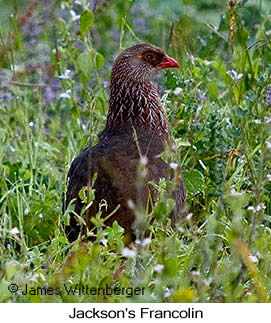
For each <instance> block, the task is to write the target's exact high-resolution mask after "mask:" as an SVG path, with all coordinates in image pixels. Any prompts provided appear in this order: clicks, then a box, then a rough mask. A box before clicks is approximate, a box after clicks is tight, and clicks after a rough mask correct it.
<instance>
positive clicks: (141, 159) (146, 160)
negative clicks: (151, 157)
mask: <svg viewBox="0 0 271 323" xmlns="http://www.w3.org/2000/svg"><path fill="white" fill-rule="evenodd" d="M140 164H141V165H144V166H145V165H147V164H148V157H147V156H141V158H140Z"/></svg>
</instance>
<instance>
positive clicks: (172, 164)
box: [169, 163, 178, 169]
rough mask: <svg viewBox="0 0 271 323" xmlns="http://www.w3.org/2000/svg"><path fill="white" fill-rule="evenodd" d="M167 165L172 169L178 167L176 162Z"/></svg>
mask: <svg viewBox="0 0 271 323" xmlns="http://www.w3.org/2000/svg"><path fill="white" fill-rule="evenodd" d="M169 166H170V167H171V168H172V169H177V167H178V164H177V163H170V164H169Z"/></svg>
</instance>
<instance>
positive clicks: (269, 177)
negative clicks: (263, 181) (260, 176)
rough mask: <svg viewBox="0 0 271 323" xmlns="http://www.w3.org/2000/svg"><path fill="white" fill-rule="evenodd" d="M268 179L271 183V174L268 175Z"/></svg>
mask: <svg viewBox="0 0 271 323" xmlns="http://www.w3.org/2000/svg"><path fill="white" fill-rule="evenodd" d="M266 178H267V180H268V181H269V182H271V174H267V175H266Z"/></svg>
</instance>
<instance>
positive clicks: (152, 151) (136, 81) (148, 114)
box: [64, 43, 186, 243]
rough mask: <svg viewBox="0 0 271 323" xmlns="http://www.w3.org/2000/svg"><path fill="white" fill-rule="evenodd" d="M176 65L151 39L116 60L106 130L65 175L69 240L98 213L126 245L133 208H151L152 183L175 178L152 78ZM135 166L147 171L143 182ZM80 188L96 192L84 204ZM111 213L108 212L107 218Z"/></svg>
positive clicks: (181, 193) (132, 235) (180, 198)
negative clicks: (165, 153)
mask: <svg viewBox="0 0 271 323" xmlns="http://www.w3.org/2000/svg"><path fill="white" fill-rule="evenodd" d="M178 67H179V64H178V63H177V61H176V60H175V59H173V58H172V57H170V56H168V55H166V54H165V52H164V51H163V50H162V49H160V48H159V47H156V46H154V45H152V44H149V43H138V44H135V45H133V46H131V47H129V48H127V49H125V50H123V51H122V52H121V53H120V54H119V56H118V57H117V58H116V59H115V61H114V64H113V67H112V73H111V77H110V96H109V109H108V114H107V120H106V125H105V128H104V130H103V131H102V132H101V133H100V134H99V135H98V143H97V144H96V145H95V146H93V147H90V146H89V147H87V148H85V149H84V150H83V151H82V152H81V153H80V154H79V155H78V156H77V157H76V158H75V159H74V160H73V161H72V164H71V166H70V169H69V171H68V175H67V191H66V199H65V206H64V208H65V209H67V207H68V205H69V204H72V203H73V204H74V211H73V212H71V213H70V223H69V225H67V226H66V229H65V231H66V235H67V238H68V240H69V241H70V242H73V241H75V240H76V239H77V238H78V237H79V234H80V233H83V234H85V233H87V231H89V230H91V229H93V228H94V224H93V217H95V215H96V214H97V213H98V212H101V214H102V217H103V218H104V219H106V221H105V224H106V225H108V226H112V225H113V223H114V221H117V222H118V224H119V225H120V226H121V227H122V228H123V229H124V232H125V237H126V241H127V243H128V242H131V241H135V239H136V238H137V236H136V232H135V225H134V222H135V219H136V215H135V213H136V212H135V210H137V208H140V207H141V208H143V209H144V208H145V209H146V208H147V210H148V212H150V211H151V210H152V206H153V204H154V203H155V201H156V199H157V191H156V189H155V188H154V186H153V185H151V182H153V183H156V184H158V183H159V180H160V179H162V178H172V176H173V175H172V169H171V168H170V166H169V165H168V164H167V163H166V162H165V161H163V160H162V159H161V157H160V154H161V153H162V152H163V151H164V150H165V146H166V145H167V144H168V143H169V131H168V122H167V118H166V114H165V110H164V107H163V105H162V103H161V101H160V98H159V94H158V88H157V85H156V84H154V83H153V78H154V77H155V76H156V75H158V74H159V73H160V72H161V71H162V70H164V69H168V68H178ZM139 165H143V169H145V171H143V174H144V176H143V179H142V178H141V181H140V180H138V177H139V175H138V174H139V172H138V170H139ZM144 167H145V168H144ZM178 169H179V176H178V182H177V186H176V189H175V190H174V192H173V193H172V196H173V198H174V200H175V204H176V207H175V211H174V212H172V214H171V215H170V217H171V218H172V221H173V222H174V223H175V222H176V221H177V220H178V219H180V218H181V217H183V216H184V214H185V212H184V211H183V209H184V205H185V200H186V192H185V187H184V183H183V179H182V174H181V169H180V167H179V166H178ZM95 174H96V179H95V181H94V183H93V177H95ZM84 187H91V188H92V189H93V192H94V194H95V197H94V199H93V200H92V201H91V203H90V204H89V205H88V206H87V207H85V208H83V205H84V203H83V200H82V199H81V198H80V193H79V192H80V190H82V188H84ZM150 200H151V202H150ZM75 214H76V215H75ZM109 214H112V215H111V216H110V217H109V218H107V216H108V215H109ZM78 217H79V218H82V219H83V220H84V225H82V224H80V221H78Z"/></svg>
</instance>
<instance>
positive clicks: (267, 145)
mask: <svg viewBox="0 0 271 323" xmlns="http://www.w3.org/2000/svg"><path fill="white" fill-rule="evenodd" d="M265 144H266V147H267V148H268V149H271V142H270V141H267V142H266V143H265Z"/></svg>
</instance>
